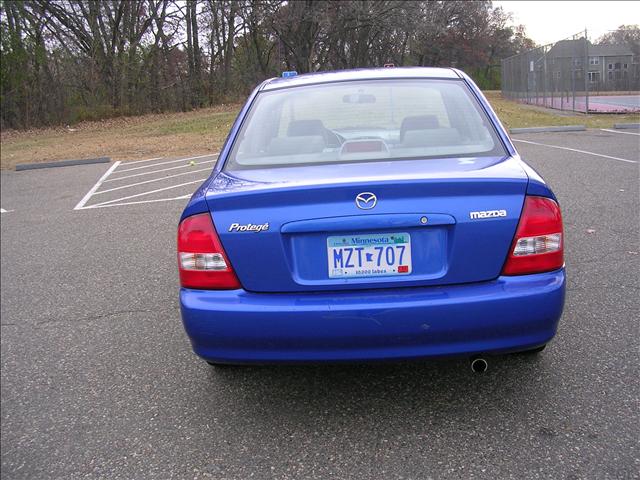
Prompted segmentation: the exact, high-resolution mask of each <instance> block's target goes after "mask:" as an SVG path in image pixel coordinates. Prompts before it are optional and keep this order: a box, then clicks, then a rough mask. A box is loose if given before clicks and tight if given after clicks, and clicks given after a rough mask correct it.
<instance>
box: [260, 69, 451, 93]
mask: <svg viewBox="0 0 640 480" xmlns="http://www.w3.org/2000/svg"><path fill="white" fill-rule="evenodd" d="M388 78H397V79H400V78H460V75H458V73H457V72H456V71H455V70H454V69H452V68H433V67H399V68H395V67H394V68H357V69H353V70H336V71H331V72H316V73H305V74H303V75H296V76H294V77H287V78H273V79H271V80H268V81H267V82H266V83H265V84H264V85H263V87H262V90H275V89H277V88H285V87H297V86H302V85H312V84H317V83H330V82H345V81H350V80H378V79H388Z"/></svg>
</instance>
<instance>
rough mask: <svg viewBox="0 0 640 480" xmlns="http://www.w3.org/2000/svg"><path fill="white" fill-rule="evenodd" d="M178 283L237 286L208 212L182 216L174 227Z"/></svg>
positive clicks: (211, 287)
mask: <svg viewBox="0 0 640 480" xmlns="http://www.w3.org/2000/svg"><path fill="white" fill-rule="evenodd" d="M178 270H179V272H180V285H182V286H183V287H185V288H196V289H204V290H232V289H236V288H240V282H239V281H238V277H237V276H236V274H235V272H234V271H233V267H232V266H231V263H230V262H229V259H228V258H227V255H226V253H225V252H224V249H223V248H222V243H220V239H219V238H218V234H217V233H216V230H215V228H214V226H213V222H212V221H211V216H210V215H209V214H208V213H201V214H198V215H193V216H191V217H187V218H185V219H184V220H183V221H182V222H180V226H179V227H178Z"/></svg>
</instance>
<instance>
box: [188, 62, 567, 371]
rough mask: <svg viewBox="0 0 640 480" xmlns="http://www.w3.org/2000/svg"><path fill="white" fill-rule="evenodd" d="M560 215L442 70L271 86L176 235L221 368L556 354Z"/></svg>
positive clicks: (458, 76)
mask: <svg viewBox="0 0 640 480" xmlns="http://www.w3.org/2000/svg"><path fill="white" fill-rule="evenodd" d="M563 241H564V238H563V230H562V217H561V213H560V208H559V206H558V202H557V200H556V198H555V197H554V194H553V192H552V191H551V190H550V189H549V187H548V186H547V185H546V184H545V183H544V181H543V180H542V178H541V177H540V176H539V175H538V174H537V173H536V172H535V171H534V170H533V169H532V168H531V167H529V166H528V165H527V164H526V163H524V162H523V161H522V160H521V159H520V157H519V155H518V152H517V151H516V149H515V148H514V146H513V143H512V142H511V140H510V139H509V136H508V135H507V133H506V132H505V129H504V127H503V126H502V125H501V124H500V122H499V120H498V118H497V117H496V115H495V113H494V112H493V110H492V109H491V107H490V106H489V104H488V103H487V100H486V99H485V97H484V96H483V95H482V93H481V92H480V90H479V89H478V87H477V86H476V85H475V84H474V83H473V81H472V80H471V79H470V78H469V77H468V76H466V75H465V74H464V73H462V72H460V71H458V70H455V69H444V68H385V69H363V70H352V71H341V72H326V73H315V74H307V75H299V76H287V78H278V79H271V80H267V81H265V82H263V83H262V84H261V85H260V86H258V87H257V88H256V89H255V91H254V92H253V93H252V94H251V96H250V97H249V99H248V101H247V102H246V104H245V106H244V107H243V108H242V110H241V112H240V114H239V115H238V118H237V120H236V121H235V123H234V125H233V127H232V129H231V132H230V134H229V137H228V138H227V141H226V143H225V144H224V147H223V149H222V151H221V152H220V156H219V158H218V161H217V164H216V166H215V168H214V169H213V171H212V173H211V176H210V177H209V178H208V179H207V180H206V181H205V182H204V184H203V185H202V186H201V187H200V188H199V189H198V190H197V191H196V192H195V193H194V195H193V197H192V198H191V200H190V201H189V203H188V205H187V207H186V208H185V210H184V212H183V214H182V217H181V219H180V225H179V228H178V243H177V248H178V267H179V274H180V283H181V289H180V306H181V312H182V320H183V323H184V326H185V329H186V331H187V334H188V336H189V338H190V340H191V343H192V345H193V349H194V351H195V353H196V354H198V355H199V356H200V357H202V358H203V359H205V360H206V361H207V362H209V363H211V364H214V365H215V364H244V363H280V362H287V363H290V362H325V361H331V362H333V361H355V360H381V359H410V358H428V357H440V356H450V355H458V356H468V357H470V358H472V359H475V361H474V362H472V365H473V368H474V369H475V370H483V369H485V368H486V366H487V363H486V360H485V358H486V356H488V355H491V354H498V353H508V352H518V351H529V352H538V351H540V350H542V348H544V346H545V345H546V344H547V342H549V341H550V340H551V339H552V338H553V336H554V335H555V333H556V329H557V326H558V321H559V319H560V316H561V314H562V308H563V304H564V296H565V271H564V259H563V249H564V245H563Z"/></svg>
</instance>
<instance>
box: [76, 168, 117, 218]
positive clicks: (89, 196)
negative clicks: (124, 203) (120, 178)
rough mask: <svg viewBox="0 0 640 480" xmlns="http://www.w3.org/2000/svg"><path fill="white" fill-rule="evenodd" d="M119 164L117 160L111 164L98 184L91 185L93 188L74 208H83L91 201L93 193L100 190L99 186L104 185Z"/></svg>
mask: <svg viewBox="0 0 640 480" xmlns="http://www.w3.org/2000/svg"><path fill="white" fill-rule="evenodd" d="M118 165H120V162H116V163H114V164H113V165H111V167H109V170H107V171H106V172H104V175H102V176H101V177H100V178H99V179H98V181H97V182H96V184H95V185H94V186H93V187H91V190H89V191H88V192H87V194H86V195H85V196H84V197H82V200H80V201H79V202H78V204H77V205H76V206H75V207H74V208H73V209H74V210H82V208H84V205H85V204H86V203H87V202H88V201H89V199H90V198H91V196H92V195H93V193H94V192H95V191H96V190H98V188H100V185H102V182H104V181H105V180H106V178H107V177H108V176H109V175H111V172H113V171H114V170H115V169H116V168H118Z"/></svg>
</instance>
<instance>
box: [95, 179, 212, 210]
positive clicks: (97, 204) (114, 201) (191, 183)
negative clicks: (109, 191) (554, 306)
mask: <svg viewBox="0 0 640 480" xmlns="http://www.w3.org/2000/svg"><path fill="white" fill-rule="evenodd" d="M205 180H206V178H201V179H199V180H194V181H192V182H185V183H180V184H178V185H171V186H170V187H164V188H158V189H156V190H150V191H148V192H142V193H136V194H135V195H129V196H127V197H122V198H116V199H115V200H107V201H106V202H102V203H96V204H94V205H90V206H88V207H84V208H96V207H100V206H102V205H108V204H111V203H116V202H121V201H122V200H129V199H130V198H137V197H142V196H143V195H151V194H152V193H158V192H164V191H165V190H171V189H172V188H178V187H184V186H185V185H193V184H194V183H202V182H204V181H205Z"/></svg>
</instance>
